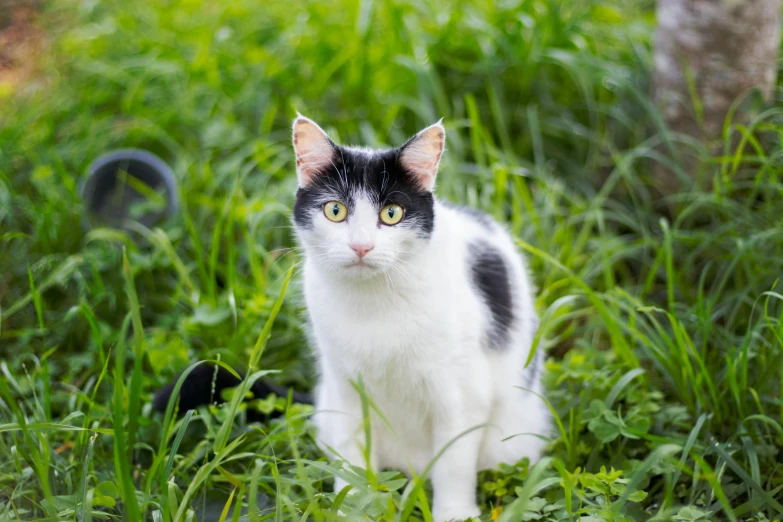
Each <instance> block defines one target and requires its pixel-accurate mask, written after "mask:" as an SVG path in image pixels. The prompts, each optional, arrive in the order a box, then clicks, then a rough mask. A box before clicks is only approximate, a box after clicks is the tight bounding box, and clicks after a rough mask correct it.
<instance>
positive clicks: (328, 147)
mask: <svg viewBox="0 0 783 522" xmlns="http://www.w3.org/2000/svg"><path fill="white" fill-rule="evenodd" d="M294 152H295V153H296V174H297V178H298V179H299V186H300V187H305V186H307V185H309V184H310V183H312V181H313V179H314V177H315V176H316V175H317V174H318V173H319V172H321V171H322V170H323V169H324V168H325V167H326V166H327V165H329V164H330V163H331V162H332V157H333V156H334V146H333V145H332V142H331V140H330V139H329V137H328V136H327V135H326V133H325V132H324V131H323V130H321V127H319V126H318V125H317V124H316V123H315V122H314V121H312V120H309V119H307V118H305V117H304V116H300V117H298V118H297V119H296V120H294Z"/></svg>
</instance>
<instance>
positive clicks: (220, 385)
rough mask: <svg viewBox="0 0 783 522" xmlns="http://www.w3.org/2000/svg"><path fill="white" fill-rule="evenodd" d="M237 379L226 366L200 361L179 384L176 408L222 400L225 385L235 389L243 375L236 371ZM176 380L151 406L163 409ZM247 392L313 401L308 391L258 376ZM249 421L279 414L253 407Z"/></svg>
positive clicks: (181, 408) (255, 394)
mask: <svg viewBox="0 0 783 522" xmlns="http://www.w3.org/2000/svg"><path fill="white" fill-rule="evenodd" d="M237 373H238V374H239V376H240V378H237V377H236V376H235V375H234V374H232V373H231V372H230V371H228V370H227V369H225V368H223V367H222V366H217V365H214V364H207V363H202V364H199V365H198V366H196V367H195V368H193V370H192V371H191V372H190V373H189V374H188V375H187V377H185V380H184V381H183V382H182V386H181V387H180V389H179V411H180V412H181V413H185V412H186V411H188V410H194V409H196V408H198V407H199V406H205V405H207V404H214V403H222V402H224V400H223V398H222V393H221V392H222V391H223V390H225V389H227V388H235V387H236V386H238V385H239V383H241V382H242V379H244V375H243V374H241V373H239V372H237ZM178 380H179V375H178V376H177V377H175V378H174V380H173V381H172V382H171V383H170V384H167V385H166V386H164V387H163V388H161V389H159V390H158V391H157V392H156V393H155V397H154V398H153V400H152V408H153V409H154V410H156V411H159V412H164V411H166V407H167V406H168V404H169V401H170V400H171V395H172V393H174V387H175V386H176V383H177V381H178ZM250 392H251V393H252V394H253V398H255V399H264V398H266V397H268V396H269V394H270V393H271V394H274V395H277V396H279V397H288V395H289V393H290V394H291V398H292V400H293V401H294V402H299V403H304V404H312V403H313V399H312V397H310V396H309V395H307V394H304V393H300V392H296V391H293V390H289V389H288V388H285V387H283V386H279V385H277V384H274V383H272V382H270V381H267V380H264V379H259V380H257V381H256V382H255V383H254V384H253V386H252V387H251V388H250ZM247 413H248V420H251V421H256V420H265V419H267V418H270V417H277V416H279V415H280V414H281V412H279V411H273V412H272V413H270V414H269V415H264V414H261V413H259V412H256V411H255V410H252V409H250V408H249V409H248V411H247Z"/></svg>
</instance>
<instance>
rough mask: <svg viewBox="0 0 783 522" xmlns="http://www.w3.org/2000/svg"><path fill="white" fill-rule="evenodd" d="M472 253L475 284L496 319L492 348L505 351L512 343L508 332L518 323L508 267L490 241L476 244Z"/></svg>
mask: <svg viewBox="0 0 783 522" xmlns="http://www.w3.org/2000/svg"><path fill="white" fill-rule="evenodd" d="M468 250H469V252H470V260H469V263H470V272H471V276H472V278H473V284H474V285H475V287H476V290H477V291H478V293H479V294H480V295H481V297H482V299H483V300H484V302H485V303H486V304H487V306H488V307H489V311H490V314H491V316H492V325H491V327H490V331H489V332H487V334H488V336H489V341H490V344H491V346H492V347H493V348H503V347H505V346H506V344H507V343H508V331H509V329H510V328H511V324H512V323H513V322H514V308H513V302H512V301H513V300H512V295H511V280H510V277H509V271H508V267H507V266H506V263H505V262H504V261H503V257H502V256H501V255H500V252H498V251H497V249H496V248H495V247H493V246H492V245H491V244H489V243H488V242H486V241H475V242H473V243H471V244H470V245H469V246H468Z"/></svg>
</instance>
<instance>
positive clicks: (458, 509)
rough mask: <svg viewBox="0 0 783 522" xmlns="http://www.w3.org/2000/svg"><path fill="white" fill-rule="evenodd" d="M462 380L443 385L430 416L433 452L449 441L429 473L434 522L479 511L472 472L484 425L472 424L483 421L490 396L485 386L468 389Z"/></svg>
mask: <svg viewBox="0 0 783 522" xmlns="http://www.w3.org/2000/svg"><path fill="white" fill-rule="evenodd" d="M463 383H464V381H462V382H460V381H458V380H455V381H454V382H452V383H450V385H449V386H447V387H445V390H444V391H443V393H442V394H441V397H442V400H441V401H440V404H439V407H438V408H437V411H436V412H435V415H434V418H433V442H434V447H433V451H434V452H435V454H437V452H439V451H441V450H442V449H443V448H444V447H446V446H447V445H448V444H450V446H448V448H447V449H446V451H445V452H444V453H443V454H442V455H441V456H440V458H439V459H438V460H437V461H436V463H435V465H434V467H433V469H432V474H431V479H432V487H433V493H434V499H433V510H432V513H433V518H434V520H435V522H446V521H450V520H465V519H468V518H470V517H477V516H479V515H480V514H481V510H480V509H479V507H478V505H477V504H476V480H477V477H476V474H477V472H478V469H477V467H478V457H479V450H480V447H481V441H482V438H483V431H484V428H481V427H479V428H476V427H477V426H480V425H481V424H484V423H486V422H487V419H488V417H489V408H490V404H491V397H489V396H488V395H486V389H485V390H476V389H471V388H470V387H466V386H465V385H464V384H463ZM471 428H475V429H473V430H472V431H471ZM465 432H467V433H465Z"/></svg>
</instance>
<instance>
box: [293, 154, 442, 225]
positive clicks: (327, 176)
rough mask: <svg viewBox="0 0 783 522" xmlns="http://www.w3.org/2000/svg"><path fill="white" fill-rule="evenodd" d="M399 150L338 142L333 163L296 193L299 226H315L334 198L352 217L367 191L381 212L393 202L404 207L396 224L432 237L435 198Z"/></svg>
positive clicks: (295, 209)
mask: <svg viewBox="0 0 783 522" xmlns="http://www.w3.org/2000/svg"><path fill="white" fill-rule="evenodd" d="M400 151H401V148H397V149H391V150H385V151H378V152H364V151H360V150H355V149H350V148H347V147H340V146H338V145H335V154H334V157H333V158H332V162H331V164H329V165H328V166H327V167H325V168H324V169H323V171H322V172H320V173H318V174H317V175H315V176H314V181H313V183H311V184H310V185H308V186H307V187H304V188H300V189H299V190H298V191H297V192H296V202H295V203H294V222H295V223H296V226H298V227H301V228H305V229H308V228H312V219H313V217H314V216H316V217H317V216H319V215H321V214H323V210H322V207H323V205H324V204H325V203H327V202H328V201H330V200H333V199H336V200H339V201H340V202H341V203H343V204H344V205H345V206H346V207H347V208H348V219H349V220H350V219H351V213H352V212H353V208H354V204H355V197H356V196H357V194H362V193H364V194H366V195H367V196H368V197H369V198H370V199H371V200H372V201H373V203H374V204H375V205H376V206H377V208H378V211H380V210H381V208H383V207H384V206H385V205H388V204H390V203H396V204H397V205H400V206H402V207H403V208H404V209H405V217H403V219H402V221H400V222H399V223H398V224H396V225H394V226H396V227H406V228H413V229H415V230H416V231H417V233H418V235H419V236H420V237H424V238H428V237H430V235H432V228H433V226H434V223H435V213H434V210H433V208H434V201H435V200H434V198H433V196H432V193H431V192H427V191H425V190H422V189H421V188H420V187H419V184H418V182H417V181H416V179H415V178H414V177H413V176H412V175H411V174H410V173H408V172H407V171H406V170H405V169H404V168H403V167H402V165H401V164H400V161H399V157H400ZM379 223H380V220H379ZM379 226H380V225H379ZM384 226H385V225H384Z"/></svg>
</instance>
